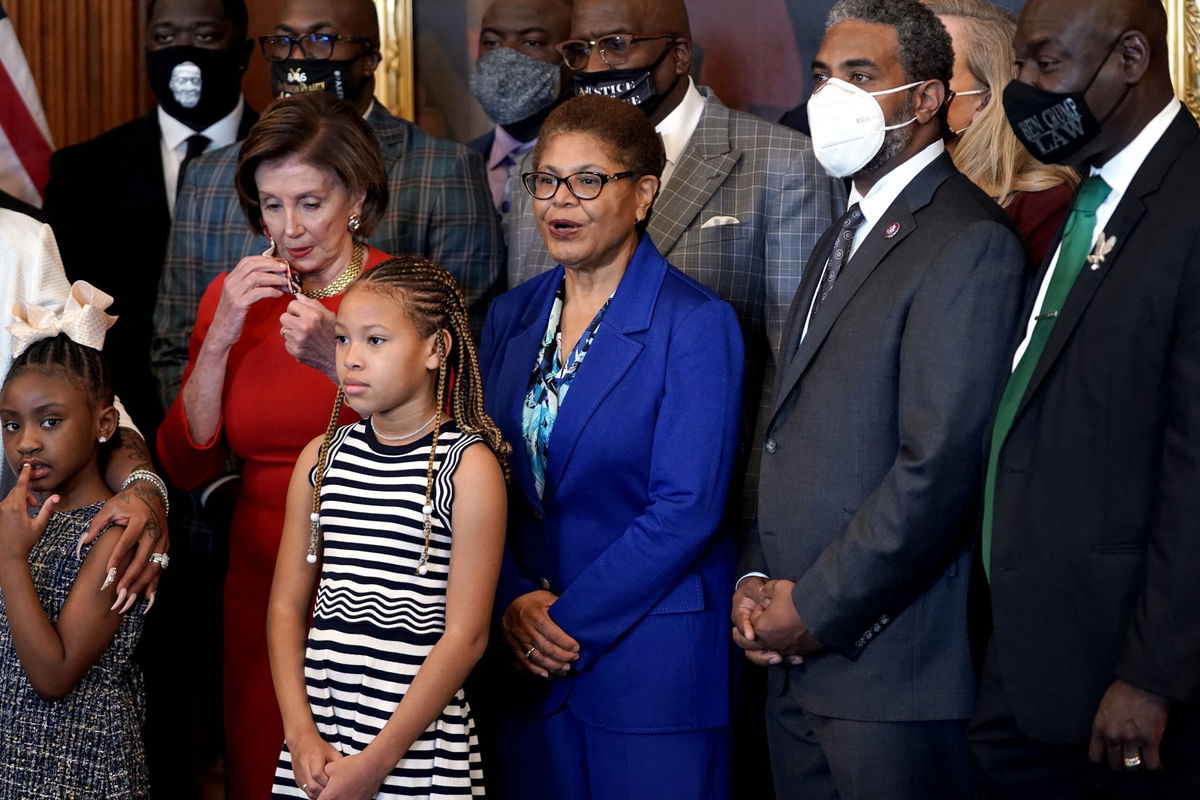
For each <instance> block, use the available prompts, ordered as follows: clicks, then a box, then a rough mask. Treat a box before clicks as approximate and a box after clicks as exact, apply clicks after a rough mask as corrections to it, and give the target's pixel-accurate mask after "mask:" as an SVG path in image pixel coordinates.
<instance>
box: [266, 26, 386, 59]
mask: <svg viewBox="0 0 1200 800" xmlns="http://www.w3.org/2000/svg"><path fill="white" fill-rule="evenodd" d="M338 42H352V43H354V44H361V45H365V46H366V48H367V49H368V50H370V49H374V47H375V44H374V43H373V42H372V41H371V40H370V39H367V38H365V37H363V36H338V35H337V34H336V33H306V34H304V35H303V36H280V35H276V36H260V37H258V46H259V47H261V48H262V54H263V55H264V56H265V57H266V59H267V61H286V60H288V59H289V58H291V56H292V50H293V48H296V47H299V48H300V54H301V55H302V56H304V57H305V58H307V59H309V60H311V61H328V60H329V59H330V58H331V57H332V56H333V46H334V45H335V44H337V43H338Z"/></svg>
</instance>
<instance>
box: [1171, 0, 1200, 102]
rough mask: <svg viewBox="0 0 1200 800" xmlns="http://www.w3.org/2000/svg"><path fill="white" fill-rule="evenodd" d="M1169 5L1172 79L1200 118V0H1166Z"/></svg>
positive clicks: (1181, 98) (1178, 90)
mask: <svg viewBox="0 0 1200 800" xmlns="http://www.w3.org/2000/svg"><path fill="white" fill-rule="evenodd" d="M1163 4H1164V5H1165V6H1166V7H1167V41H1168V43H1169V45H1170V59H1171V80H1172V81H1173V82H1174V84H1175V94H1177V95H1178V96H1179V99H1180V100H1182V101H1183V102H1184V103H1185V104H1186V105H1187V107H1188V109H1189V110H1190V111H1191V112H1192V116H1194V117H1196V118H1197V119H1200V0H1163Z"/></svg>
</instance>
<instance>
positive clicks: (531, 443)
mask: <svg viewBox="0 0 1200 800" xmlns="http://www.w3.org/2000/svg"><path fill="white" fill-rule="evenodd" d="M565 296H566V286H565V283H563V282H560V283H559V284H558V291H557V292H555V294H554V305H553V306H551V307H550V318H549V319H548V320H546V333H545V335H543V336H542V344H541V347H540V348H538V355H537V360H536V362H535V363H534V365H533V375H532V376H531V378H530V385H529V393H528V394H526V395H525V408H524V410H523V411H522V414H521V431H522V433H523V434H524V435H525V448H526V449H527V450H528V451H529V462H530V464H531V465H532V466H533V480H534V485H535V487H536V488H537V493H538V497H539V498H540V497H541V496H542V493H543V491H544V490H545V486H546V455H547V453H548V452H549V450H550V433H551V432H552V431H553V430H554V421H555V420H556V419H558V409H559V408H561V407H562V404H563V401H564V400H566V399H567V391H568V390H569V389H570V388H571V382H572V381H573V380H575V374H576V373H577V372H578V371H579V365H580V364H582V363H583V359H584V356H586V355H587V353H588V350H589V349H590V348H591V346H592V339H594V338H595V337H596V329H597V328H599V327H600V321H601V320H602V319H604V312H606V311H608V304H609V303H611V302H612V296H611V295H610V296H609V298H608V300H606V301H604V305H603V306H602V307H601V308H600V310H599V311H597V312H596V316H594V317H592V321H591V322H590V323H589V324H588V326H587V329H586V330H585V331H584V332H583V335H582V336H580V337H579V343H578V344H576V345H575V350H574V351H573V352H572V353H571V357H570V358H569V359H567V361H566V363H565V364H564V363H563V361H562V330H561V324H562V308H563V300H564V299H565Z"/></svg>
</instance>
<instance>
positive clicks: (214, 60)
mask: <svg viewBox="0 0 1200 800" xmlns="http://www.w3.org/2000/svg"><path fill="white" fill-rule="evenodd" d="M146 69H147V71H148V72H149V75H150V88H151V90H152V91H153V92H154V96H155V98H157V99H158V102H159V105H161V106H162V108H163V111H165V112H167V114H169V115H170V116H172V117H174V118H175V119H177V120H179V121H180V122H182V123H184V124H185V125H187V126H188V127H190V128H191V129H193V130H197V131H201V130H204V129H205V128H207V127H208V126H209V125H212V124H213V123H214V122H216V121H217V120H219V119H221V118H222V117H224V116H225V115H226V114H228V113H229V112H231V111H233V109H234V107H235V106H236V105H237V101H238V97H239V96H240V95H241V92H242V73H243V70H244V55H243V52H242V51H241V49H240V48H230V49H225V50H213V49H209V48H203V47H190V46H177V47H167V48H164V49H162V50H151V51H147V53H146Z"/></svg>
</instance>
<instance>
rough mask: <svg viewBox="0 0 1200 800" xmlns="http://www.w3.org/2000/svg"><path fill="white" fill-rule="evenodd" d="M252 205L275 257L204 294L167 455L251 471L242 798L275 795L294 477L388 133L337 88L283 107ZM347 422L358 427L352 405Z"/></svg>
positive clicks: (244, 200)
mask: <svg viewBox="0 0 1200 800" xmlns="http://www.w3.org/2000/svg"><path fill="white" fill-rule="evenodd" d="M236 180H237V190H238V198H239V200H240V202H241V205H242V210H243V211H244V212H245V214H246V218H247V220H248V221H249V223H250V227H251V228H252V229H254V230H255V231H259V230H262V231H263V232H264V233H265V235H266V236H267V237H268V239H270V241H271V249H270V250H268V251H267V253H265V254H264V255H261V256H247V257H246V258H243V259H242V260H241V261H240V262H239V263H238V264H237V266H236V267H234V269H233V270H232V271H231V272H229V273H226V274H223V275H221V276H219V277H218V278H217V279H216V280H214V281H213V282H212V283H211V284H210V285H209V286H208V289H207V290H206V291H205V293H204V297H203V299H202V300H201V301H200V309H199V313H198V314H197V317H196V326H195V328H194V329H193V331H192V335H191V341H190V343H189V352H188V365H187V371H186V372H185V373H184V376H183V389H182V390H181V391H180V393H179V396H178V397H177V398H176V400H175V403H174V404H173V405H172V406H171V409H170V410H169V412H168V413H167V418H166V420H165V421H164V422H163V425H162V427H161V428H160V429H159V432H158V453H159V457H160V458H161V460H162V463H163V466H164V467H165V469H166V472H167V474H168V475H169V476H170V478H171V480H172V482H174V483H175V484H176V485H177V486H179V487H181V488H184V489H193V488H196V487H199V486H201V485H203V484H205V483H207V482H208V481H210V480H212V479H213V478H215V477H217V476H218V475H219V474H221V472H222V471H223V470H224V469H225V467H226V464H227V463H228V462H229V460H230V457H234V458H237V459H238V460H240V461H241V462H242V466H241V474H242V488H241V495H240V497H239V499H238V502H237V506H236V508H235V510H234V515H233V523H232V526H231V530H230V543H229V571H228V574H227V576H226V579H225V612H224V618H225V619H224V693H225V702H224V705H225V709H224V710H225V715H224V719H225V747H226V777H227V783H228V787H229V792H228V797H229V798H230V800H242V799H243V798H255V799H257V798H260V797H266V796H268V795H269V794H270V791H271V783H272V780H273V776H274V773H275V765H276V761H277V759H278V755H279V745H280V742H281V741H282V740H283V727H282V723H281V722H280V717H279V710H278V708H277V706H276V702H275V691H274V689H273V688H272V684H271V672H270V666H269V664H268V661H267V643H266V611H267V598H268V594H269V593H270V589H271V575H272V572H273V571H274V567H275V554H276V550H277V549H278V546H279V538H280V533H281V530H282V527H283V515H284V501H285V499H286V497H285V495H286V492H287V485H288V480H289V478H290V476H291V472H292V468H293V466H294V465H295V462H296V458H297V456H298V455H299V454H300V451H301V450H302V449H303V447H304V445H305V444H307V443H308V442H309V441H310V440H311V439H312V438H313V437H314V436H316V435H317V434H319V433H320V432H321V431H322V430H324V428H325V426H326V424H327V422H328V416H329V409H330V407H331V406H332V404H333V398H334V394H335V393H336V391H337V386H336V384H335V381H336V377H334V376H335V371H334V364H333V352H334V339H333V317H334V314H335V312H336V311H337V308H338V305H339V303H340V302H341V298H342V294H343V292H344V291H345V290H346V288H347V287H348V286H349V285H350V283H351V282H352V281H353V280H354V279H355V278H356V277H357V276H358V275H359V274H360V273H361V272H363V271H364V270H368V269H370V268H371V267H373V266H375V265H376V264H378V263H379V262H381V261H383V260H385V259H387V258H388V257H389V256H388V255H386V254H384V253H380V252H378V251H376V250H373V249H371V248H370V247H367V246H366V245H365V244H364V243H363V242H362V241H361V239H362V238H364V237H366V236H367V235H369V234H370V232H371V231H372V230H373V229H374V227H375V224H376V222H377V221H378V220H379V218H380V217H381V215H382V213H383V210H384V208H385V206H386V204H387V173H386V171H385V169H384V164H383V157H382V156H381V154H380V152H379V146H378V144H377V143H376V141H375V138H374V135H373V134H372V133H371V130H370V128H369V127H368V126H367V124H366V122H364V121H363V119H362V117H361V116H359V115H358V114H356V113H355V112H354V110H353V109H352V108H351V107H350V106H348V105H346V104H345V103H343V102H342V101H339V100H336V99H335V98H333V97H332V96H331V95H329V94H326V93H324V92H312V93H308V94H304V95H298V96H296V97H293V98H289V99H286V100H281V101H279V102H277V103H275V104H273V105H272V106H271V107H270V108H268V109H267V111H266V112H265V113H264V114H263V116H262V118H261V119H260V120H259V121H258V124H256V125H255V126H254V127H253V128H252V129H251V131H250V134H249V136H248V137H247V139H246V141H245V144H244V145H243V146H242V151H241V156H240V159H239V162H238V167H237V174H236ZM343 414H344V415H345V419H342V420H341V423H342V424H346V423H349V422H351V421H353V419H354V418H355V417H354V415H353V412H351V411H349V410H348V409H347V410H345V411H343Z"/></svg>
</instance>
